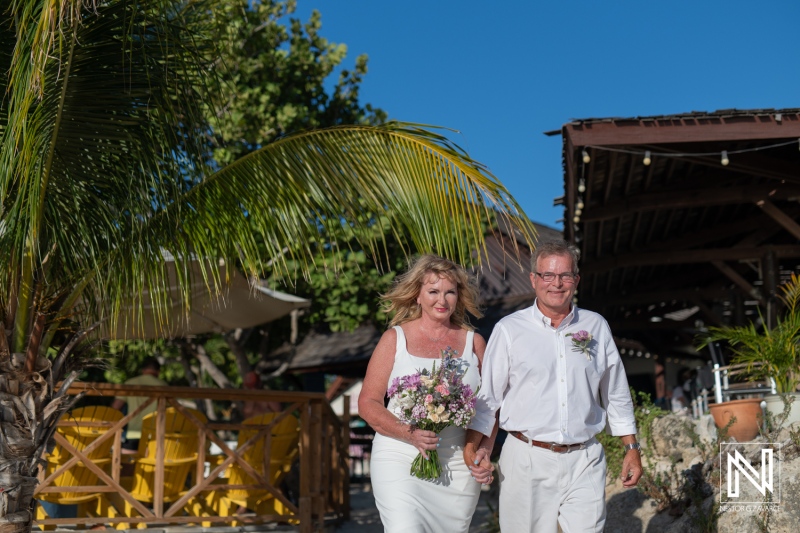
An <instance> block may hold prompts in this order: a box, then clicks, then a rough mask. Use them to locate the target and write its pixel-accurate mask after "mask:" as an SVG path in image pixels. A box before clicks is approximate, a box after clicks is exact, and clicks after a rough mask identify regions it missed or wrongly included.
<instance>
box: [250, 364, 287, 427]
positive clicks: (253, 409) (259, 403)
mask: <svg viewBox="0 0 800 533" xmlns="http://www.w3.org/2000/svg"><path fill="white" fill-rule="evenodd" d="M244 388H245V389H247V390H263V387H262V384H261V378H260V377H259V376H258V374H257V373H256V372H254V371H250V372H248V373H247V374H246V375H245V376H244ZM282 410H283V408H282V407H281V404H280V402H270V401H264V400H245V401H244V403H243V404H242V416H243V417H244V419H245V420H247V419H248V418H252V417H254V416H258V415H263V414H264V413H280V412H281V411H282Z"/></svg>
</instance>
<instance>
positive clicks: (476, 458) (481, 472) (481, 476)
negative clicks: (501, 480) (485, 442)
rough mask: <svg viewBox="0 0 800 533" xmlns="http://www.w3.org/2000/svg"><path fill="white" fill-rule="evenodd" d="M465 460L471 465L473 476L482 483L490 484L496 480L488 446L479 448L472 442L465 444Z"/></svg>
mask: <svg viewBox="0 0 800 533" xmlns="http://www.w3.org/2000/svg"><path fill="white" fill-rule="evenodd" d="M464 462H465V463H466V464H467V467H469V471H470V474H472V478H473V479H474V480H475V481H477V482H478V483H480V484H482V485H489V484H491V482H492V481H494V476H493V474H492V473H493V472H494V466H492V462H491V461H490V460H489V450H487V449H486V448H478V450H477V451H476V450H475V446H474V445H473V444H472V443H468V444H467V445H466V446H464Z"/></svg>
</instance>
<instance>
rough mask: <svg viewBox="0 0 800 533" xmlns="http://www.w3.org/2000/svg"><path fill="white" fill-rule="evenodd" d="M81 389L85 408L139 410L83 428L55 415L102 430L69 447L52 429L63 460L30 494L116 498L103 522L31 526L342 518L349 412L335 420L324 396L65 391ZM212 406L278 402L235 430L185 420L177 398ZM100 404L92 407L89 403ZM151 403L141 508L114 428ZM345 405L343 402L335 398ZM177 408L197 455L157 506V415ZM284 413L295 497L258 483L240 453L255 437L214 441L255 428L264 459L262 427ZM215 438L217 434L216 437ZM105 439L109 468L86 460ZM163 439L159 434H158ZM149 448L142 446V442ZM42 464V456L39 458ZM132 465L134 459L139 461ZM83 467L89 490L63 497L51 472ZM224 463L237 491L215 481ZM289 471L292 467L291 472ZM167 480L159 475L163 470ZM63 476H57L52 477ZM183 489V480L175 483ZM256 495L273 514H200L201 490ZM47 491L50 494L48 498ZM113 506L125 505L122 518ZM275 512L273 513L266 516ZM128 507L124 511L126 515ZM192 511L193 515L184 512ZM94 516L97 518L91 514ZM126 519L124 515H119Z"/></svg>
mask: <svg viewBox="0 0 800 533" xmlns="http://www.w3.org/2000/svg"><path fill="white" fill-rule="evenodd" d="M81 392H85V393H86V395H87V396H88V397H89V398H87V399H86V400H85V401H84V403H87V404H90V403H92V402H91V397H95V396H96V397H103V398H106V399H107V400H106V401H105V402H103V403H108V399H110V398H113V397H120V396H139V397H145V398H147V399H148V401H146V402H145V403H144V404H143V405H142V406H141V407H140V408H139V409H136V410H135V411H134V412H131V413H128V414H127V415H126V416H125V417H123V418H122V419H121V420H119V421H118V422H102V421H100V422H89V423H87V422H86V421H70V420H69V417H68V416H65V417H64V418H62V420H61V421H60V422H59V425H60V426H70V425H72V426H75V425H82V426H84V427H87V426H92V425H94V426H96V427H102V428H103V429H104V430H105V431H101V432H98V433H99V434H100V436H99V437H98V438H96V439H95V440H94V441H93V442H91V443H90V444H89V445H88V446H86V447H85V448H84V449H83V450H78V449H77V448H76V447H75V446H73V445H72V444H71V443H70V442H69V441H68V439H66V438H65V437H64V435H62V434H60V433H56V435H55V439H56V441H57V444H58V445H60V446H61V448H62V449H63V450H66V452H67V453H68V455H67V458H66V460H63V461H61V462H60V463H59V464H58V465H56V466H55V467H54V466H52V465H51V467H50V469H49V470H48V474H45V472H44V471H43V472H42V474H41V476H40V484H39V486H38V487H37V490H36V494H37V495H40V497H43V498H47V499H49V500H51V501H52V500H54V499H56V500H57V498H58V496H57V495H58V494H64V493H66V492H69V493H70V494H86V495H90V494H93V495H96V497H97V501H103V502H106V503H109V502H112V503H113V502H116V503H117V505H112V506H111V507H112V508H113V509H111V511H109V514H107V515H105V516H103V515H99V516H79V517H78V518H46V519H43V520H39V521H37V525H44V526H48V525H56V526H58V525H65V524H86V525H93V524H111V525H115V526H117V527H131V526H132V527H135V525H138V524H146V525H152V524H201V523H202V524H204V525H206V526H208V525H212V524H220V525H223V524H226V523H231V522H235V523H237V524H254V523H265V522H274V521H282V522H289V523H292V524H296V525H297V526H298V527H299V530H300V531H301V532H311V531H323V530H324V528H325V521H326V519H327V520H333V521H336V520H342V519H345V520H346V519H348V518H349V510H350V501H349V493H350V487H349V483H350V480H349V467H348V446H349V439H350V433H349V420H348V416H349V415H348V413H349V408H348V406H347V405H345V409H344V413H345V415H344V418H343V419H339V417H338V416H336V414H334V412H333V411H332V410H331V408H330V405H329V403H328V402H327V400H326V399H325V396H324V394H321V393H320V394H315V393H300V392H274V391H249V390H248V391H245V390H235V389H206V388H200V389H198V388H190V387H146V386H132V385H127V386H126V385H112V384H106V383H80V384H76V385H74V386H73V387H72V388H71V389H70V391H69V394H71V395H75V394H78V393H81ZM207 399H210V400H213V401H216V402H244V401H247V400H249V401H263V402H281V404H282V405H283V406H284V410H283V412H282V413H280V414H279V415H278V416H276V417H275V420H274V421H272V422H271V423H270V424H268V425H267V426H252V425H251V426H244V425H243V424H233V423H221V422H216V421H208V422H204V421H202V420H201V419H200V418H201V417H198V416H196V415H195V414H193V413H194V412H195V411H193V410H192V409H187V407H186V404H187V403H188V402H187V401H192V400H198V401H203V400H207ZM96 403H100V401H98V402H96ZM153 403H155V405H156V411H155V412H156V416H155V448H154V449H155V458H154V459H155V461H153V460H152V458H151V460H150V462H151V463H153V462H154V463H155V464H154V483H153V484H152V491H153V494H152V496H153V497H152V500H150V501H151V503H149V504H148V503H147V502H146V501H145V502H143V501H139V500H137V499H136V497H135V494H134V493H133V492H132V489H131V483H130V481H129V480H128V479H126V478H125V476H124V474H123V469H124V467H125V462H126V461H125V459H126V457H125V454H123V453H122V452H121V448H122V446H121V443H122V434H123V429H124V426H125V425H126V424H127V423H128V421H129V420H130V419H131V418H132V417H134V416H135V415H136V414H138V413H140V412H142V411H143V410H144V409H146V408H147V406H148V405H152V404H153ZM345 403H347V401H346V402H345ZM170 407H171V408H174V410H176V411H177V412H179V413H181V414H183V415H184V417H185V418H186V419H188V420H190V421H191V423H192V424H193V425H194V426H195V427H196V430H197V443H198V445H197V457H196V464H195V465H194V468H192V469H190V471H191V473H192V474H191V475H189V476H187V477H186V478H187V483H186V485H185V486H183V487H182V489H183V490H181V493H180V497H179V498H178V499H177V500H174V501H171V502H167V503H165V501H164V490H165V488H164V486H165V485H164V482H165V471H166V470H168V469H169V465H165V460H164V452H165V446H166V444H165V433H166V429H165V418H166V413H167V412H168V408H170ZM287 417H297V418H298V419H299V439H298V444H297V447H299V454H298V458H297V461H298V464H299V483H298V484H296V485H299V492H298V493H297V494H296V495H294V496H293V495H290V494H286V493H285V492H284V491H283V490H282V489H281V486H273V485H272V484H271V483H270V479H267V478H268V476H267V471H266V470H264V471H262V472H257V471H255V470H254V469H253V467H252V466H250V465H249V464H248V463H247V461H245V459H244V457H243V455H244V450H245V449H247V448H248V447H250V446H252V445H253V443H254V442H255V441H256V439H255V438H250V439H249V440H248V441H247V442H246V443H244V445H242V443H241V442H240V443H239V444H240V446H239V447H236V448H235V449H232V447H231V446H229V442H230V441H227V442H226V439H225V438H223V436H224V435H226V434H227V435H232V434H233V433H234V432H239V431H241V430H243V429H248V428H249V430H250V431H251V433H252V432H253V431H256V432H259V433H258V435H257V436H258V437H259V438H262V437H263V438H265V439H266V442H265V444H264V446H265V451H264V457H265V458H268V456H269V449H270V444H271V443H270V429H271V428H272V427H274V426H275V425H276V424H277V423H279V422H280V421H281V420H283V419H286V418H287ZM221 435H223V436H221ZM109 439H111V440H113V444H112V449H111V458H110V459H111V460H110V463H109V461H108V458H104V459H103V460H97V459H92V458H91V457H89V456H91V455H92V454H91V452H92V451H93V450H96V449H97V448H98V447H99V446H102V444H103V443H104V442H106V441H108V440H109ZM167 440H168V435H167ZM210 443H214V444H216V445H217V447H219V449H221V450H222V452H223V454H224V455H222V457H221V458H218V459H217V461H216V462H214V461H213V460H211V458H210V457H208V455H207V451H206V450H207V446H209V445H210ZM151 446H152V444H151ZM44 459H47V457H45V458H44ZM139 460H140V459H139ZM264 464H265V465H266V466H265V467H264V468H265V469H266V468H268V465H269V461H268V460H265V461H264ZM76 465H77V466H78V467H80V466H85V467H86V468H87V469H88V470H89V471H91V472H92V474H94V475H93V476H92V479H93V481H94V484H92V485H86V486H69V489H68V491H67V490H66V488H65V487H64V486H59V485H58V482H57V481H58V479H59V476H60V475H62V474H64V473H65V472H67V471H68V470H69V469H70V468H74V467H76ZM231 465H238V467H239V468H240V469H242V470H243V471H245V472H246V473H247V476H246V477H247V478H248V479H250V480H251V481H252V483H244V484H241V483H240V484H238V485H230V484H225V483H226V481H224V479H225V478H224V477H222V475H223V474H224V473H225V472H226V469H229V468H230V467H231ZM296 469H297V466H295V471H296ZM166 475H169V474H166ZM62 479H63V478H62ZM181 483H183V480H181ZM231 490H238V491H240V492H242V491H260V493H262V494H264V493H265V492H264V491H266V492H268V493H269V494H270V495H271V496H272V498H274V505H273V506H272V509H273V511H272V512H271V513H269V514H259V513H258V512H254V511H253V510H252V509H247V510H244V509H242V508H240V509H239V510H238V512H234V513H233V515H232V516H215V515H214V514H213V513H210V512H202V509H203V508H204V506H206V503H207V501H208V500H209V494H224V493H225V491H231ZM50 495H53V496H50ZM120 507H125V508H127V509H128V512H127V513H124V512H123V511H122V509H120ZM275 509H279V511H275ZM131 510H134V511H132V512H131ZM192 510H194V511H197V512H192ZM95 514H97V513H95ZM126 514H127V515H130V516H126Z"/></svg>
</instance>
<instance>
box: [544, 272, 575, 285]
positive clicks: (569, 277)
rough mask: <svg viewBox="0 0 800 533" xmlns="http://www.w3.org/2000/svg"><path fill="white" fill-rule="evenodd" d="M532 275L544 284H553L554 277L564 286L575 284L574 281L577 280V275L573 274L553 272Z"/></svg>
mask: <svg viewBox="0 0 800 533" xmlns="http://www.w3.org/2000/svg"><path fill="white" fill-rule="evenodd" d="M534 274H536V275H537V276H539V277H540V278H542V281H544V282H545V283H552V282H554V281H555V280H556V276H558V277H559V278H560V279H561V283H566V284H570V283H575V281H576V280H577V279H578V275H577V274H576V273H574V272H562V273H561V274H556V273H555V272H544V273H541V272H534Z"/></svg>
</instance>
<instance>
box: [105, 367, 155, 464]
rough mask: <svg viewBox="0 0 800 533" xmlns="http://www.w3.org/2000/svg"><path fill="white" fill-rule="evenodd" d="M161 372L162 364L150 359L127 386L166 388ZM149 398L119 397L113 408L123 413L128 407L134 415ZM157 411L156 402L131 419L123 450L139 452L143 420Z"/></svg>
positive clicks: (128, 410)
mask: <svg viewBox="0 0 800 533" xmlns="http://www.w3.org/2000/svg"><path fill="white" fill-rule="evenodd" d="M160 372H161V364H160V363H159V362H158V359H156V358H155V357H148V358H147V359H145V360H144V361H143V362H142V366H141V369H140V370H139V375H138V376H135V377H132V378H130V379H129V380H127V381H126V382H125V385H148V386H151V387H166V386H167V385H168V384H167V382H166V381H164V380H163V379H161V378H159V377H158V375H159V373H160ZM148 399H149V398H146V397H144V396H118V397H117V398H115V399H114V403H112V404H111V407H112V408H114V409H117V410H118V411H122V410H123V408H124V407H125V406H127V412H128V413H132V412H134V411H135V410H136V409H138V408H139V406H140V405H142V404H143V403H145V402H146V401H147V400H148ZM155 410H156V402H153V403H151V404H150V405H148V406H147V407H145V408H144V409H143V410H142V412H141V413H139V414H138V415H136V416H135V417H133V418H131V419H130V421H129V422H128V426H127V431H126V432H125V442H123V443H122V448H123V450H137V449H138V448H139V439H141V437H142V418H144V417H145V415H147V414H149V413H152V412H154V411H155Z"/></svg>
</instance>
